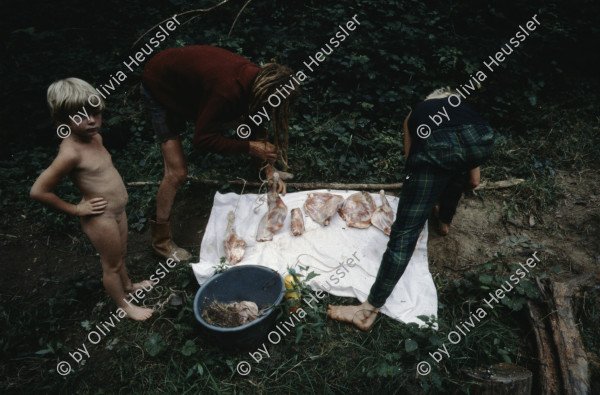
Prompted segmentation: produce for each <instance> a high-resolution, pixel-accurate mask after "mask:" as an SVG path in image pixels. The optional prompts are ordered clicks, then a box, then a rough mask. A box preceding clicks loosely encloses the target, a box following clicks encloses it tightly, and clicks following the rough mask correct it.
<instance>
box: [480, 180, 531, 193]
mask: <svg viewBox="0 0 600 395" xmlns="http://www.w3.org/2000/svg"><path fill="white" fill-rule="evenodd" d="M523 181H525V180H524V179H522V178H515V179H513V180H503V181H495V182H490V183H488V182H485V181H484V182H482V183H481V184H479V185H478V186H477V188H475V190H476V191H479V190H481V189H504V188H510V187H514V186H515V185H519V184H520V183H522V182H523Z"/></svg>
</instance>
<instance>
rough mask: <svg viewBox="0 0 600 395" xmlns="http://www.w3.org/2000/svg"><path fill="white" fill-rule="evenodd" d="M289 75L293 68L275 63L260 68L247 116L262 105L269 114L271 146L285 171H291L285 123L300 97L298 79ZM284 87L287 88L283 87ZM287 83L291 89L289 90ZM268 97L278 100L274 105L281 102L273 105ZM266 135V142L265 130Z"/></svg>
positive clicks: (252, 89)
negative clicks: (274, 148) (271, 132)
mask: <svg viewBox="0 0 600 395" xmlns="http://www.w3.org/2000/svg"><path fill="white" fill-rule="evenodd" d="M292 73H293V71H292V69H290V68H289V67H287V66H283V65H280V64H277V63H267V64H265V65H264V66H262V67H261V68H260V70H259V71H258V74H257V75H256V79H255V80H254V84H252V88H251V90H250V100H249V102H250V105H249V108H248V110H249V114H255V113H256V112H257V111H258V110H260V109H261V108H262V107H263V106H264V107H265V109H266V111H269V112H270V116H271V119H272V121H273V122H272V125H273V145H275V147H277V152H278V156H279V160H280V161H281V163H282V164H283V166H284V167H285V169H286V170H287V169H289V168H290V167H289V166H288V163H287V159H288V157H287V149H288V129H289V125H288V122H289V120H290V116H291V115H292V107H293V106H294V104H295V103H296V101H298V97H299V96H300V86H299V84H298V82H297V80H295V79H294V78H292ZM284 84H286V85H285V86H284ZM290 84H291V85H292V86H293V87H294V89H290ZM277 88H280V89H279V94H278V92H277V91H276V89H277ZM284 92H285V93H284ZM288 92H289V94H288ZM271 95H274V96H276V97H277V98H278V99H279V100H275V99H272V100H271V101H272V102H273V103H280V104H279V105H277V106H273V105H271V104H270V103H269V101H268V100H269V96H271ZM283 95H285V98H283V97H282V96H283ZM265 132H266V133H265V137H264V139H265V141H268V140H269V130H268V128H267V130H265Z"/></svg>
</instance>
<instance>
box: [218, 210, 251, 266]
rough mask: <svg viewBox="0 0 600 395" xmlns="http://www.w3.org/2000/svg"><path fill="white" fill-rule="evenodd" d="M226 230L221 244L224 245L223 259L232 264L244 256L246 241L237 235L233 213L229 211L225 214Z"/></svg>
mask: <svg viewBox="0 0 600 395" xmlns="http://www.w3.org/2000/svg"><path fill="white" fill-rule="evenodd" d="M227 220H228V221H229V223H228V224H227V230H226V231H225V240H224V241H223V246H224V247H225V259H227V262H229V263H230V264H232V265H235V264H236V263H238V262H240V261H241V260H242V259H243V258H244V252H245V251H246V242H245V241H244V239H242V238H241V237H239V236H238V235H237V234H236V233H235V228H234V227H233V222H234V221H235V214H234V213H233V211H230V212H229V214H227Z"/></svg>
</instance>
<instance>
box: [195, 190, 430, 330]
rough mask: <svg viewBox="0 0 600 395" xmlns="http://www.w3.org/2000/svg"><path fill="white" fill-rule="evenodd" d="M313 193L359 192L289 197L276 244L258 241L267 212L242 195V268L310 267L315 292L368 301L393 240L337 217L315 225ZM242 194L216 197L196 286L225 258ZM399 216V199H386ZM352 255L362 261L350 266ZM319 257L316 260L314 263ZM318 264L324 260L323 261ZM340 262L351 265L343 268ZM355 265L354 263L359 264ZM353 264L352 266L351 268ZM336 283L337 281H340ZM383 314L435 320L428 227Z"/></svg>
mask: <svg viewBox="0 0 600 395" xmlns="http://www.w3.org/2000/svg"><path fill="white" fill-rule="evenodd" d="M311 192H329V193H333V194H338V195H341V196H343V197H344V199H345V198H346V197H348V196H350V195H351V194H352V193H355V192H356V191H339V190H315V191H302V192H294V193H288V194H287V195H286V196H281V199H282V200H283V202H284V203H285V204H286V206H287V208H288V215H287V217H286V219H285V223H284V226H283V228H282V229H281V230H279V231H278V232H277V233H275V235H274V236H273V240H272V241H267V242H261V243H259V242H257V241H256V232H257V229H258V223H259V222H260V220H261V218H262V217H263V215H264V214H265V213H266V212H267V204H266V201H265V203H264V204H262V205H261V206H260V208H259V209H258V210H257V212H256V213H255V212H254V208H255V207H257V205H258V204H257V202H256V199H257V197H258V195H256V194H247V195H243V196H242V197H241V199H240V200H239V206H238V209H237V213H236V218H235V224H234V226H235V230H236V233H237V234H238V236H240V237H242V238H243V239H244V241H245V242H246V243H247V246H246V252H245V255H244V259H243V260H242V261H241V262H240V263H238V265H263V266H267V267H270V268H271V269H273V270H275V271H277V272H278V273H279V274H281V275H282V276H285V275H286V274H287V270H288V268H289V267H294V266H296V271H300V268H299V267H297V262H299V264H300V265H301V266H310V269H308V271H306V272H300V273H302V274H304V275H306V274H307V273H309V272H310V271H314V272H315V273H318V274H320V275H319V276H316V277H314V278H313V279H311V280H310V281H309V282H308V285H310V287H311V288H312V289H313V290H318V289H322V290H324V291H328V292H329V293H330V294H333V295H337V296H345V297H355V298H357V299H358V300H360V301H361V302H364V301H365V300H366V299H367V296H368V295H369V291H370V289H371V286H372V285H373V282H374V281H375V276H376V275H377V270H378V269H379V265H380V263H381V257H382V256H383V253H384V252H385V249H386V246H387V242H388V239H389V237H388V236H387V235H386V234H385V233H383V232H382V231H381V230H379V229H377V228H375V227H374V226H370V227H369V228H367V229H357V228H352V227H349V226H347V225H346V223H345V222H344V220H343V219H342V218H341V217H340V216H339V214H337V213H336V214H335V215H334V216H333V217H332V218H331V223H330V224H329V225H328V226H322V225H320V224H318V223H316V222H314V221H313V220H312V219H311V218H310V217H309V216H308V215H307V214H306V213H305V211H304V202H305V201H306V198H307V196H308V194H309V193H311ZM371 196H372V197H373V199H374V201H375V203H376V204H377V205H378V206H379V205H381V199H380V197H379V195H378V194H376V193H373V194H371ZM238 198H239V195H237V194H235V193H228V194H225V195H222V194H220V193H218V192H217V193H216V194H215V198H214V203H213V207H212V211H211V213H210V218H209V221H208V224H207V225H206V231H205V232H204V237H203V239H202V244H201V246H200V260H199V262H198V263H193V264H192V268H193V271H194V274H195V276H196V279H197V280H198V283H200V284H203V283H204V282H205V281H206V280H208V279H209V278H210V277H211V276H212V275H213V273H214V271H215V270H214V269H215V267H216V266H217V265H218V264H219V262H220V258H221V257H224V256H225V252H224V247H223V239H224V236H225V230H226V228H227V213H228V212H229V211H231V210H234V209H235V206H236V204H237V202H238ZM387 198H388V201H389V202H390V205H391V206H392V208H393V210H394V214H395V213H396V210H397V207H398V198H396V197H393V196H387ZM296 207H300V208H301V210H302V213H303V214H304V225H305V229H306V230H305V231H304V233H303V234H302V235H301V236H297V237H296V236H293V235H292V233H291V231H290V221H291V214H290V212H291V210H292V209H293V208H296ZM353 255H354V256H355V257H356V258H358V259H359V261H357V260H356V259H354V258H353V259H354V261H353V262H352V261H351V262H348V259H349V258H352V257H353ZM314 258H317V259H314ZM319 261H320V262H319ZM340 262H344V263H346V262H348V263H349V265H345V267H340ZM356 263H357V265H354V264H356ZM352 265H354V266H352ZM336 280H337V281H336ZM381 312H382V313H384V314H386V315H388V316H390V317H392V318H394V319H396V320H399V321H402V322H406V323H408V322H415V323H417V324H423V322H422V321H421V320H420V319H418V318H417V316H419V315H425V316H432V315H433V316H435V317H436V318H437V292H436V289H435V285H434V283H433V278H432V277H431V274H430V273H429V267H428V262H427V226H425V227H424V230H423V232H422V233H421V235H420V237H419V241H418V242H417V246H416V249H415V252H414V254H413V256H412V258H411V260H410V263H409V264H408V266H407V268H406V271H405V272H404V275H403V276H402V278H401V279H400V281H399V282H398V284H397V285H396V288H395V289H394V291H393V292H392V294H391V295H390V297H389V298H388V299H387V301H386V303H385V305H384V306H383V308H382V309H381Z"/></svg>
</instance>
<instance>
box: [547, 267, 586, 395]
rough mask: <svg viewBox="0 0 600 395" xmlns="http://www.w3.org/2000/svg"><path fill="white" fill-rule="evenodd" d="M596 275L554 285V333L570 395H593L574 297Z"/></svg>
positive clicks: (566, 389) (567, 392) (563, 376)
mask: <svg viewBox="0 0 600 395" xmlns="http://www.w3.org/2000/svg"><path fill="white" fill-rule="evenodd" d="M593 276H594V275H593V273H588V274H583V275H581V276H577V277H575V278H573V279H571V280H569V281H565V282H561V283H556V282H555V283H552V284H551V286H550V287H551V289H552V305H553V307H554V308H555V310H556V315H553V316H551V319H550V323H551V325H552V334H553V336H554V342H555V343H556V347H557V348H558V350H559V355H560V358H559V362H560V365H559V367H560V371H561V376H562V378H563V382H564V390H565V392H564V393H566V394H589V393H590V378H589V369H588V361H587V355H586V353H585V350H584V348H583V342H582V341H581V336H580V334H579V328H578V327H577V324H575V317H574V316H573V306H572V304H571V298H572V296H573V294H574V293H575V291H576V290H577V289H579V288H580V287H582V286H584V285H585V284H586V283H589V282H590V280H591V279H592V278H593Z"/></svg>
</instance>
